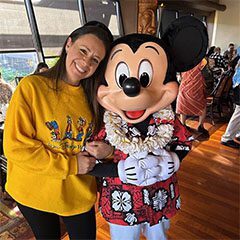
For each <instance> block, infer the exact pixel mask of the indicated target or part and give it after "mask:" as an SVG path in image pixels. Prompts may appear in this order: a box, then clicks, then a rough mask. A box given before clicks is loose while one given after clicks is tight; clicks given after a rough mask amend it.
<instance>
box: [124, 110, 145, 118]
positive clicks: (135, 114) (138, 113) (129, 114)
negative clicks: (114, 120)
mask: <svg viewBox="0 0 240 240" xmlns="http://www.w3.org/2000/svg"><path fill="white" fill-rule="evenodd" d="M144 112H145V110H140V111H126V112H125V114H126V116H127V117H128V118H130V119H137V118H140V117H141V116H142V115H143V114H144Z"/></svg>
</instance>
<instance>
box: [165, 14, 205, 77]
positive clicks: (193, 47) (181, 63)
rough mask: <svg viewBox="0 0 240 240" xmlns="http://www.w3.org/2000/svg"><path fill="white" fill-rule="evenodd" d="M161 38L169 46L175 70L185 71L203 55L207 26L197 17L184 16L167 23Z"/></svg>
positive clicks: (193, 65)
mask: <svg viewBox="0 0 240 240" xmlns="http://www.w3.org/2000/svg"><path fill="white" fill-rule="evenodd" d="M162 40H163V41H164V42H165V43H166V44H167V46H168V47H169V50H170V55H171V58H172V59H171V61H173V65H174V66H175V69H176V71H177V72H185V71H187V70H190V69H192V68H193V67H195V66H196V65H197V64H198V63H199V62H200V61H201V60H202V59H203V58H204V57H205V55H206V51H207V47H208V33H207V28H206V27H205V25H204V23H203V22H201V21H200V20H198V19H197V18H195V17H192V16H184V17H181V18H178V19H177V20H175V21H173V22H172V23H171V24H170V25H169V27H168V28H167V29H166V31H165V33H164V34H163V36H162Z"/></svg>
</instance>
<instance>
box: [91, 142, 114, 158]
mask: <svg viewBox="0 0 240 240" xmlns="http://www.w3.org/2000/svg"><path fill="white" fill-rule="evenodd" d="M86 151H87V152H88V153H89V154H90V155H91V156H93V157H95V158H96V159H105V158H106V157H109V156H110V155H112V154H113V147H112V146H111V145H109V144H107V143H105V142H103V141H92V142H87V143H86Z"/></svg>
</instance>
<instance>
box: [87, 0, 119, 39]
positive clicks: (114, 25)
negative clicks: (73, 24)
mask: <svg viewBox="0 0 240 240" xmlns="http://www.w3.org/2000/svg"><path fill="white" fill-rule="evenodd" d="M118 4H119V3H118V1H110V0H83V6H84V12H85V14H86V21H87V22H89V21H92V20H97V21H100V22H102V23H104V24H105V25H106V26H107V27H108V28H109V29H110V31H111V32H112V34H113V36H115V37H117V36H120V35H121V34H122V33H121V30H120V29H121V27H122V26H121V20H120V19H121V16H120V12H118Z"/></svg>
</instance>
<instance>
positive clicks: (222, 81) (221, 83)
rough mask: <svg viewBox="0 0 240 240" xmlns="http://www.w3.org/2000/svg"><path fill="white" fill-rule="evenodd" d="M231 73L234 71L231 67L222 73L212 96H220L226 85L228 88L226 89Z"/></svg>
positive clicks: (229, 86) (229, 83)
mask: <svg viewBox="0 0 240 240" xmlns="http://www.w3.org/2000/svg"><path fill="white" fill-rule="evenodd" d="M233 73H234V71H233V70H232V69H229V70H228V71H226V72H223V73H222V75H221V77H220V80H219V82H218V84H217V86H216V87H215V89H214V90H213V92H212V94H211V95H212V96H213V97H214V98H221V97H222V96H223V93H224V92H226V91H225V89H226V87H227V88H228V91H229V90H230V88H231V82H232V81H231V80H232V76H233Z"/></svg>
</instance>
